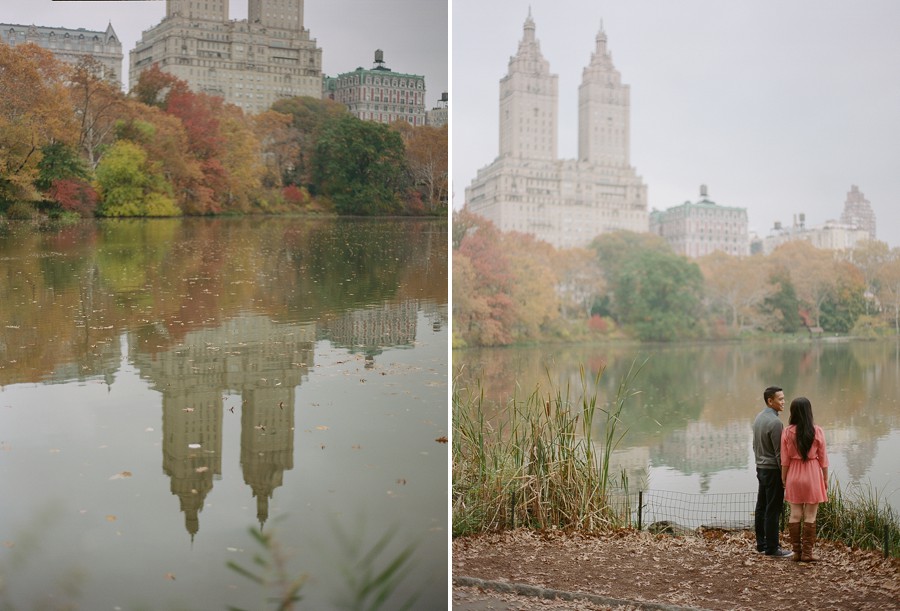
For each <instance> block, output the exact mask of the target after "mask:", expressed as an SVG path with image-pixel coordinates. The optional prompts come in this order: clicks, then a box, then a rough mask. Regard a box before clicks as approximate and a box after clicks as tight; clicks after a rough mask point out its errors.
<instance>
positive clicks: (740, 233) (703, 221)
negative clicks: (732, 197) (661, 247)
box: [650, 185, 750, 257]
mask: <svg viewBox="0 0 900 611" xmlns="http://www.w3.org/2000/svg"><path fill="white" fill-rule="evenodd" d="M700 198H701V199H700V200H699V201H697V202H689V201H688V202H684V203H683V204H681V205H680V206H675V207H673V208H669V209H668V210H665V211H659V210H654V211H653V212H651V213H650V233H655V234H657V235H659V236H662V237H663V238H665V240H666V241H667V242H668V243H669V244H670V245H671V246H672V249H673V250H674V251H675V252H676V253H678V254H680V255H685V256H687V257H702V256H703V255H708V254H711V253H713V252H716V251H717V250H718V251H721V252H724V253H725V254H729V255H735V256H744V255H748V254H750V238H749V234H748V221H747V209H746V208H737V207H732V206H719V205H718V204H716V203H715V202H714V201H710V200H709V199H708V197H707V191H706V186H705V185H704V186H701V187H700Z"/></svg>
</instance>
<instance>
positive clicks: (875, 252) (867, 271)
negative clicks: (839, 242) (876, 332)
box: [850, 240, 890, 314]
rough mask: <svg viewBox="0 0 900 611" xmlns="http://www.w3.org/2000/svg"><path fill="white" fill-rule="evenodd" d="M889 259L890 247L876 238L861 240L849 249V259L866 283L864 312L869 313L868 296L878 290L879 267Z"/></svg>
mask: <svg viewBox="0 0 900 611" xmlns="http://www.w3.org/2000/svg"><path fill="white" fill-rule="evenodd" d="M889 259H890V249H889V248H888V245H887V244H886V243H884V242H880V241H878V240H863V241H862V242H859V243H858V244H856V246H854V247H853V250H852V251H850V260H851V261H852V262H853V264H854V265H856V266H857V267H858V268H859V270H860V272H862V275H863V282H864V283H865V285H866V299H865V305H866V314H868V313H869V305H870V301H871V299H870V296H874V295H875V294H876V293H877V292H878V287H877V286H876V283H877V280H878V276H879V272H880V271H881V267H882V266H883V265H885V264H886V263H887V262H888V260H889Z"/></svg>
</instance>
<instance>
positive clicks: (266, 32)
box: [129, 0, 322, 113]
mask: <svg viewBox="0 0 900 611" xmlns="http://www.w3.org/2000/svg"><path fill="white" fill-rule="evenodd" d="M248 15H249V18H248V19H242V20H229V19H228V0H166V16H165V18H164V19H163V20H162V22H160V23H159V24H158V25H156V26H154V27H153V28H151V29H149V30H147V31H145V32H144V33H143V35H142V37H141V40H139V41H138V42H137V44H136V46H135V48H134V50H132V51H131V53H130V70H129V78H130V81H131V83H135V82H137V79H138V77H139V76H140V74H141V72H143V71H144V70H148V69H149V68H150V67H152V66H153V65H154V64H157V65H159V67H160V69H161V70H163V71H164V72H167V73H169V74H172V75H174V76H176V77H178V78H179V79H181V80H183V81H185V82H187V83H188V85H189V86H190V87H191V89H192V90H194V91H198V92H204V93H208V94H210V95H215V96H219V97H222V98H224V100H225V101H226V102H228V103H231V104H235V105H237V106H240V107H241V108H243V109H244V111H246V112H250V113H258V112H262V111H264V110H267V109H268V108H269V107H270V106H271V105H272V104H273V103H274V102H276V101H277V100H279V99H282V98H292V97H296V96H312V97H320V96H321V92H322V49H320V48H318V47H317V46H316V41H315V39H313V38H310V33H309V30H307V29H305V28H304V27H303V0H248Z"/></svg>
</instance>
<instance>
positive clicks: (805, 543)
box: [800, 522, 818, 562]
mask: <svg viewBox="0 0 900 611" xmlns="http://www.w3.org/2000/svg"><path fill="white" fill-rule="evenodd" d="M801 543H802V549H801V552H802V553H801V558H800V560H802V561H803V562H815V561H816V560H818V558H816V557H815V556H813V547H814V546H815V545H816V523H815V522H807V523H806V524H804V525H803V534H802V537H801Z"/></svg>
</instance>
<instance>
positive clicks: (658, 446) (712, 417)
mask: <svg viewBox="0 0 900 611" xmlns="http://www.w3.org/2000/svg"><path fill="white" fill-rule="evenodd" d="M645 361H646V362H645ZM641 364H643V367H642V369H641V370H640V371H639V372H638V373H637V375H636V377H635V378H634V383H633V385H632V389H633V390H635V391H637V392H638V394H636V395H635V396H633V397H632V398H630V399H629V400H628V401H627V403H626V405H625V408H624V411H623V413H622V423H621V427H620V428H618V429H617V432H621V431H627V432H626V434H625V437H624V438H623V440H622V441H621V442H620V443H619V445H618V446H617V448H616V452H615V453H614V457H613V459H612V460H611V463H612V467H613V468H612V471H611V472H613V473H620V472H621V471H622V470H625V472H626V473H627V474H628V477H629V487H630V489H632V490H634V489H636V488H643V489H651V490H662V491H675V492H679V493H686V494H691V495H701V497H697V498H702V496H705V495H713V494H723V495H724V494H731V493H741V492H753V493H755V491H756V487H757V483H756V475H755V466H754V459H753V448H752V445H751V431H750V428H751V424H752V421H753V419H754V418H755V416H756V414H757V413H758V412H759V411H760V410H762V408H763V406H764V404H763V399H762V393H763V390H764V389H765V388H766V387H767V386H770V385H777V386H781V387H783V388H784V391H785V397H786V398H787V403H788V405H787V406H786V409H785V413H783V414H782V415H781V419H782V421H783V422H784V423H785V425H787V421H788V413H789V412H788V408H789V406H790V400H791V399H792V398H794V397H797V396H801V395H804V396H807V397H808V398H809V399H810V400H811V402H812V406H813V412H814V417H815V420H816V424H819V425H821V426H822V427H823V428H824V430H825V436H826V440H827V446H828V455H829V459H830V461H831V469H830V471H831V472H832V473H833V474H834V475H835V476H836V477H837V478H838V481H839V482H840V484H841V487H842V490H846V491H849V490H851V489H858V488H854V487H858V486H868V487H870V488H871V489H872V490H873V491H875V492H876V493H877V494H878V497H879V499H881V500H883V501H884V502H886V503H890V504H891V506H892V507H893V509H894V510H895V511H897V512H898V513H900V344H898V342H896V341H888V342H829V341H814V342H810V343H803V342H801V343H789V344H752V343H734V344H731V343H729V344H704V345H684V344H674V345H652V346H648V345H643V346H580V347H577V348H572V347H541V348H521V349H492V350H471V351H469V350H467V351H454V353H453V370H454V372H455V375H456V377H457V381H456V385H457V387H458V388H474V387H476V385H477V384H478V382H477V380H480V383H481V386H482V387H483V389H484V392H485V395H486V397H487V398H488V399H489V400H490V401H491V402H492V403H494V404H497V405H502V404H505V403H506V402H507V401H509V399H510V397H513V396H517V397H518V398H519V399H524V398H525V397H526V396H527V395H528V394H530V393H532V392H533V391H534V390H535V388H536V387H538V385H540V387H541V388H542V389H544V390H545V391H546V390H547V389H550V388H563V389H564V388H566V386H567V385H568V387H569V388H570V389H571V392H572V398H573V399H577V398H578V397H580V396H581V388H582V384H581V379H580V368H581V367H582V366H584V368H585V372H586V377H587V378H588V380H589V381H590V382H591V383H590V384H589V386H590V388H591V390H593V383H592V380H593V379H594V376H595V375H596V373H597V372H598V371H599V370H601V369H602V368H605V370H604V372H603V374H602V376H601V378H600V388H599V391H600V401H599V402H600V403H601V404H602V403H606V404H608V403H609V402H611V401H613V400H614V399H615V394H616V389H617V387H618V385H619V384H620V383H621V382H622V380H623V379H624V377H625V376H626V374H627V373H628V371H629V369H630V368H631V367H633V366H640V365H641ZM602 420H604V416H603V415H602V414H598V415H597V416H595V423H596V422H597V421H602ZM595 426H598V427H599V426H600V425H599V424H595ZM598 433H599V430H598ZM599 438H600V437H599V435H597V436H595V439H599Z"/></svg>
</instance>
